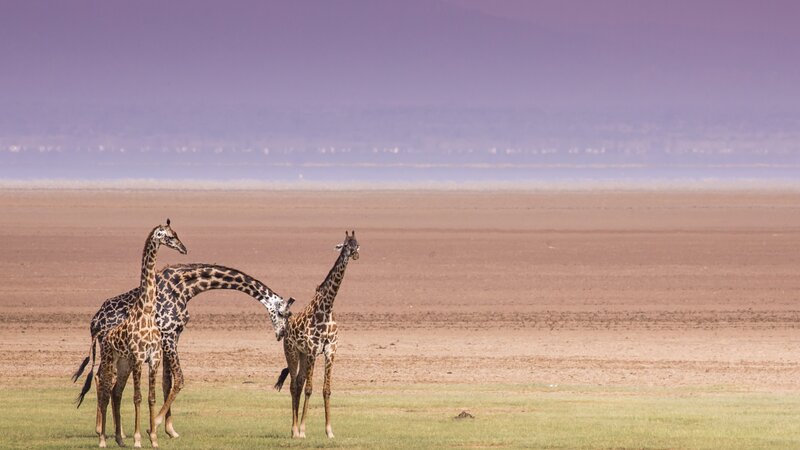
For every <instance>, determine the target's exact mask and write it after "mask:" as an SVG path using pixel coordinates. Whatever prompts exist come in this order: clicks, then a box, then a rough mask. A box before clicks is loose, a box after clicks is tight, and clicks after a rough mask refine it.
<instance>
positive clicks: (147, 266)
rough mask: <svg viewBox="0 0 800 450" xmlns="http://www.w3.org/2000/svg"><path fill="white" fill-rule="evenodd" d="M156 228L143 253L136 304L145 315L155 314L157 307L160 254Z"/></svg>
mask: <svg viewBox="0 0 800 450" xmlns="http://www.w3.org/2000/svg"><path fill="white" fill-rule="evenodd" d="M155 230H156V228H154V229H153V231H152V232H150V235H149V236H148V237H147V242H146V243H145V244H144V250H143V251H142V275H141V279H140V281H139V291H140V292H141V294H140V295H139V300H138V301H137V302H136V305H135V306H136V307H138V308H140V309H141V310H142V311H144V313H145V314H155V305H156V270H155V267H156V253H157V252H158V242H157V241H155V240H154V239H153V233H154V232H155Z"/></svg>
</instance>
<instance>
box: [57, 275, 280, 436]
mask: <svg viewBox="0 0 800 450" xmlns="http://www.w3.org/2000/svg"><path fill="white" fill-rule="evenodd" d="M156 286H157V288H158V294H157V298H156V324H157V325H158V328H159V330H160V331H161V347H162V358H163V365H162V367H163V382H162V389H163V391H164V399H165V400H166V398H167V397H168V395H169V393H170V392H171V391H172V390H173V389H174V391H175V394H176V395H177V394H178V393H179V392H180V391H181V389H182V388H183V385H184V378H183V370H182V369H181V365H180V359H179V357H178V340H179V338H180V335H181V333H182V332H183V330H184V328H185V327H186V325H187V323H188V322H189V318H190V315H189V311H188V306H189V300H191V299H192V298H194V297H195V296H197V295H200V294H202V293H203V292H206V291H209V290H215V289H230V290H237V291H240V292H242V293H245V294H247V295H249V296H251V297H252V298H254V299H256V300H257V301H258V302H259V303H261V304H262V305H263V306H264V308H266V310H267V314H268V315H269V318H270V320H271V322H272V326H273V328H274V331H275V338H276V339H277V340H280V339H281V338H283V335H284V332H285V326H286V318H287V317H289V316H290V315H291V312H290V311H289V307H290V306H291V305H292V303H293V302H294V301H295V300H294V298H291V297H290V298H288V299H284V298H283V297H281V296H280V295H278V294H277V293H275V292H274V291H273V290H272V289H270V288H269V287H268V286H267V285H265V284H264V283H262V282H261V281H259V280H257V279H255V278H253V277H251V276H250V275H248V274H246V273H244V272H242V271H240V270H237V269H233V268H230V267H225V266H220V265H215V264H198V263H194V264H175V265H171V266H166V267H164V268H163V269H161V271H159V272H158V273H156ZM140 292H141V286H137V287H135V288H133V289H131V290H130V291H128V292H125V293H123V294H120V295H117V296H116V297H112V298H109V299H107V300H106V301H104V302H103V304H102V305H101V306H100V309H99V310H98V311H97V313H95V315H94V317H92V320H91V323H90V326H89V331H90V333H91V344H90V347H89V356H86V358H85V359H84V360H83V362H82V363H81V365H80V367H79V368H78V370H77V371H76V372H75V374H74V375H73V376H72V380H73V381H77V379H78V378H79V377H80V376H81V374H82V373H83V370H84V369H85V368H86V366H87V365H88V364H89V361H90V360H92V361H93V360H94V357H95V348H96V344H97V343H98V342H102V340H103V339H104V338H105V336H106V334H108V332H109V331H110V330H111V329H112V328H114V327H115V326H117V325H118V324H119V323H121V322H122V321H124V320H125V319H126V318H127V317H128V315H129V312H130V310H131V308H132V307H133V305H134V304H135V303H136V301H137V300H138V298H139V294H140ZM93 366H94V362H92V367H93ZM121 369H122V370H119V371H118V372H117V378H116V382H115V383H114V387H113V390H112V396H111V408H112V416H111V417H112V418H113V419H114V421H115V423H116V422H117V421H119V420H120V401H121V398H122V393H123V390H124V389H125V384H126V382H127V379H128V376H129V374H130V370H127V369H129V368H128V367H122V368H121ZM92 374H93V371H90V372H89V375H88V376H87V378H86V382H85V383H84V385H83V389H82V390H81V393H80V394H79V395H78V398H77V399H76V403H77V404H78V407H80V405H81V402H82V401H83V399H84V397H85V395H86V394H87V393H88V392H89V390H90V389H91V386H92V383H91V381H92ZM171 409H172V408H171V406H170V408H169V409H167V412H166V416H165V417H164V428H165V431H166V432H167V435H169V436H170V437H172V438H176V437H178V436H179V434H178V432H177V431H175V428H174V425H173V422H172V411H171ZM115 426H116V425H115ZM120 437H121V438H122V439H124V438H125V433H124V432H123V430H122V429H120Z"/></svg>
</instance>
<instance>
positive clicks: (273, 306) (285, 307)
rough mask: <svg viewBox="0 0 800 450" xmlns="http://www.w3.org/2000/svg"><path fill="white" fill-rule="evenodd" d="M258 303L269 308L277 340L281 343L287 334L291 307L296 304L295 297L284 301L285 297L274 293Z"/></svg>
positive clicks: (268, 311)
mask: <svg viewBox="0 0 800 450" xmlns="http://www.w3.org/2000/svg"><path fill="white" fill-rule="evenodd" d="M258 301H259V302H261V304H262V305H264V307H265V308H267V313H268V314H269V319H270V321H271V322H272V327H273V328H274V329H275V339H277V340H279V341H280V340H281V338H283V336H284V335H285V334H286V323H287V321H288V320H289V317H291V315H292V312H291V311H289V307H290V306H292V303H294V297H289V299H288V300H284V299H283V297H281V296H279V295H277V294H274V293H273V294H272V295H271V296H270V297H262V298H260V299H259V300H258Z"/></svg>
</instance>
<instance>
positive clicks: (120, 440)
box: [114, 436, 125, 447]
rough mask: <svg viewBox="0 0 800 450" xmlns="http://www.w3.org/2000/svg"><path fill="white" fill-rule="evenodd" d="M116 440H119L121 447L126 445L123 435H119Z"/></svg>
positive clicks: (118, 443)
mask: <svg viewBox="0 0 800 450" xmlns="http://www.w3.org/2000/svg"><path fill="white" fill-rule="evenodd" d="M114 440H115V441H117V445H119V446H120V447H125V441H123V440H122V436H117V437H115V438H114Z"/></svg>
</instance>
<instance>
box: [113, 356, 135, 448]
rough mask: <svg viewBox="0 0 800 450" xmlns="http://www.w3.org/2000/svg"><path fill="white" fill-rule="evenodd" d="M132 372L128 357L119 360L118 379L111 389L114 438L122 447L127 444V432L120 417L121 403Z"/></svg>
mask: <svg viewBox="0 0 800 450" xmlns="http://www.w3.org/2000/svg"><path fill="white" fill-rule="evenodd" d="M130 373H131V366H130V362H129V361H128V360H127V359H126V358H120V359H119V360H117V379H116V382H115V383H114V387H113V390H112V391H111V417H112V418H113V419H114V440H116V441H117V445H119V446H120V447H124V446H125V442H124V439H125V433H124V432H123V431H122V419H121V417H120V404H121V403H122V391H124V390H125V384H126V383H127V382H128V376H129V375H130Z"/></svg>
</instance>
